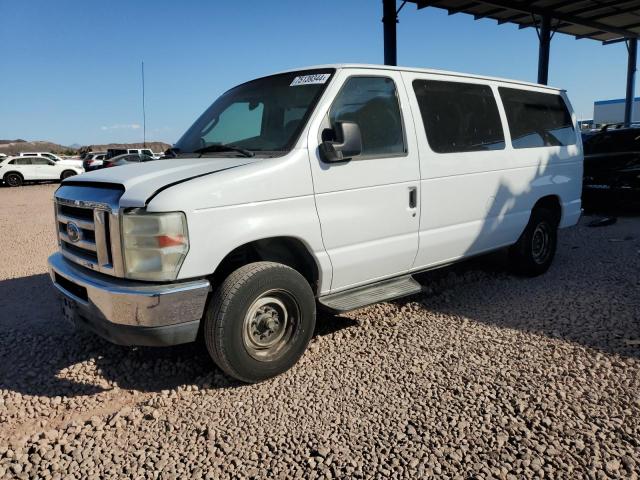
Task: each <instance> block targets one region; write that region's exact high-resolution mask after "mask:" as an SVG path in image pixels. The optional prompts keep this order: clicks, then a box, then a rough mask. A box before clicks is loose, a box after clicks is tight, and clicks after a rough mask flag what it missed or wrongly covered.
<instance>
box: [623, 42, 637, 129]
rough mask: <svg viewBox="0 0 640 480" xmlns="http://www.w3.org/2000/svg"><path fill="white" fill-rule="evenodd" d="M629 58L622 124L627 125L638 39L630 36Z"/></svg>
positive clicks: (629, 120)
mask: <svg viewBox="0 0 640 480" xmlns="http://www.w3.org/2000/svg"><path fill="white" fill-rule="evenodd" d="M627 50H628V53H629V59H628V61H627V93H626V97H625V99H624V125H625V126H626V127H628V126H629V125H631V122H632V121H633V118H632V117H633V97H634V95H635V92H634V90H635V84H636V63H637V60H638V39H637V38H630V39H629V42H628V43H627Z"/></svg>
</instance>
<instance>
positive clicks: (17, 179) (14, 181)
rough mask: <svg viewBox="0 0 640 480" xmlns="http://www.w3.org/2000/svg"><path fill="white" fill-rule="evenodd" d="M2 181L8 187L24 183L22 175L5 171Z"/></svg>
mask: <svg viewBox="0 0 640 480" xmlns="http://www.w3.org/2000/svg"><path fill="white" fill-rule="evenodd" d="M4 183H6V184H7V185H9V186H10V187H21V186H22V184H23V183H24V180H23V179H22V176H21V175H20V174H18V173H7V174H6V175H5V176H4Z"/></svg>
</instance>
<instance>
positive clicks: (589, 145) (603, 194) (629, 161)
mask: <svg viewBox="0 0 640 480" xmlns="http://www.w3.org/2000/svg"><path fill="white" fill-rule="evenodd" d="M582 142H583V145H584V175H583V183H582V201H583V203H584V204H585V206H587V207H594V206H598V205H599V204H600V203H601V202H613V203H616V204H622V205H630V204H636V203H638V202H640V127H633V126H632V127H627V128H616V129H603V130H601V131H599V132H595V133H587V134H583V136H582Z"/></svg>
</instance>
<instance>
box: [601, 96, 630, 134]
mask: <svg viewBox="0 0 640 480" xmlns="http://www.w3.org/2000/svg"><path fill="white" fill-rule="evenodd" d="M631 121H632V122H638V121H640V97H636V98H634V99H633V109H632V110H631ZM623 122H624V98H617V99H614V100H598V101H596V102H594V103H593V123H594V124H595V126H596V127H600V126H602V125H605V124H613V123H623Z"/></svg>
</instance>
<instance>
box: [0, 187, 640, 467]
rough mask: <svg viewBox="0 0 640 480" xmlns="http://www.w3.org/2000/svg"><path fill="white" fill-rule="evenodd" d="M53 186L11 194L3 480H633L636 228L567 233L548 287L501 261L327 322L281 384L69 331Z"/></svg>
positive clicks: (638, 304)
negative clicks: (243, 380)
mask: <svg viewBox="0 0 640 480" xmlns="http://www.w3.org/2000/svg"><path fill="white" fill-rule="evenodd" d="M54 188H55V186H52V185H45V186H29V187H24V188H22V189H11V190H10V189H7V188H1V189H0V231H2V249H0V311H1V312H2V314H1V316H0V326H1V327H2V329H3V335H2V336H1V337H0V479H5V478H6V479H9V478H12V479H13V478H96V479H97V478H122V477H130V478H196V479H197V478H267V477H268V478H291V477H293V478H310V479H313V478H339V477H342V478H372V477H376V478H383V477H384V478H386V477H392V478H400V477H404V478H418V477H428V476H436V477H440V476H443V477H448V478H487V479H488V478H501V479H505V478H523V477H534V478H638V472H639V471H640V276H639V274H638V272H639V271H640V218H638V217H635V218H634V217H627V218H621V219H620V220H619V221H618V223H616V224H615V225H612V226H609V227H602V228H587V227H586V223H587V222H588V221H589V220H590V218H585V219H583V221H582V222H581V225H580V226H579V227H577V228H572V229H569V230H565V231H563V232H562V233H561V237H560V245H559V250H558V255H557V257H556V262H555V263H554V265H553V266H552V268H551V270H550V271H549V272H548V273H547V274H546V275H544V276H542V277H538V278H535V279H521V278H515V277H513V276H510V275H509V274H508V273H507V272H506V269H505V265H504V258H503V256H502V255H499V254H496V255H492V256H490V257H485V258H482V259H478V260H474V261H472V262H468V263H466V264H464V265H461V266H458V267H454V268H450V269H447V270H444V271H438V272H434V273H431V274H429V275H424V276H423V277H422V278H421V280H422V282H423V283H424V285H425V286H426V291H425V293H424V294H422V295H420V296H415V297H412V298H409V299H407V300H402V301H395V302H391V303H385V304H380V305H376V306H372V307H369V308H365V309H361V310H358V311H355V312H352V313H350V314H347V315H341V316H331V315H327V314H322V315H320V318H319V327H318V331H317V335H316V336H315V338H314V340H313V341H312V344H311V346H310V349H309V350H308V352H307V353H306V354H305V355H304V357H303V358H302V360H301V361H300V363H299V364H298V365H297V366H296V367H294V368H293V369H292V370H290V371H289V372H287V373H286V374H284V375H282V376H280V377H278V378H276V379H274V380H272V381H269V382H265V383H262V384H259V385H251V386H247V385H239V384H237V383H235V382H233V381H232V380H231V379H229V378H228V377H226V376H224V375H223V374H222V373H221V372H220V371H219V370H217V369H216V368H215V366H214V365H213V364H212V363H211V361H210V360H209V358H208V356H207V355H206V352H205V351H204V349H203V348H202V347H194V346H182V347H175V348H166V349H150V348H123V347H117V346H113V345H110V344H108V343H107V342H104V341H102V340H100V339H98V338H96V337H93V336H91V335H89V334H86V333H82V332H76V331H73V330H72V329H71V328H69V327H67V326H66V325H64V323H63V320H62V318H61V315H60V314H59V310H58V306H57V303H56V300H55V295H54V292H53V289H52V288H51V287H50V285H49V281H48V278H47V276H46V274H45V272H46V268H45V259H46V257H47V255H48V254H49V253H50V252H51V251H53V250H54V249H55V242H54V241H53V225H52V224H53V221H52V219H51V218H52V212H51V210H52V209H51V203H50V198H51V194H52V193H53V190H54Z"/></svg>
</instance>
